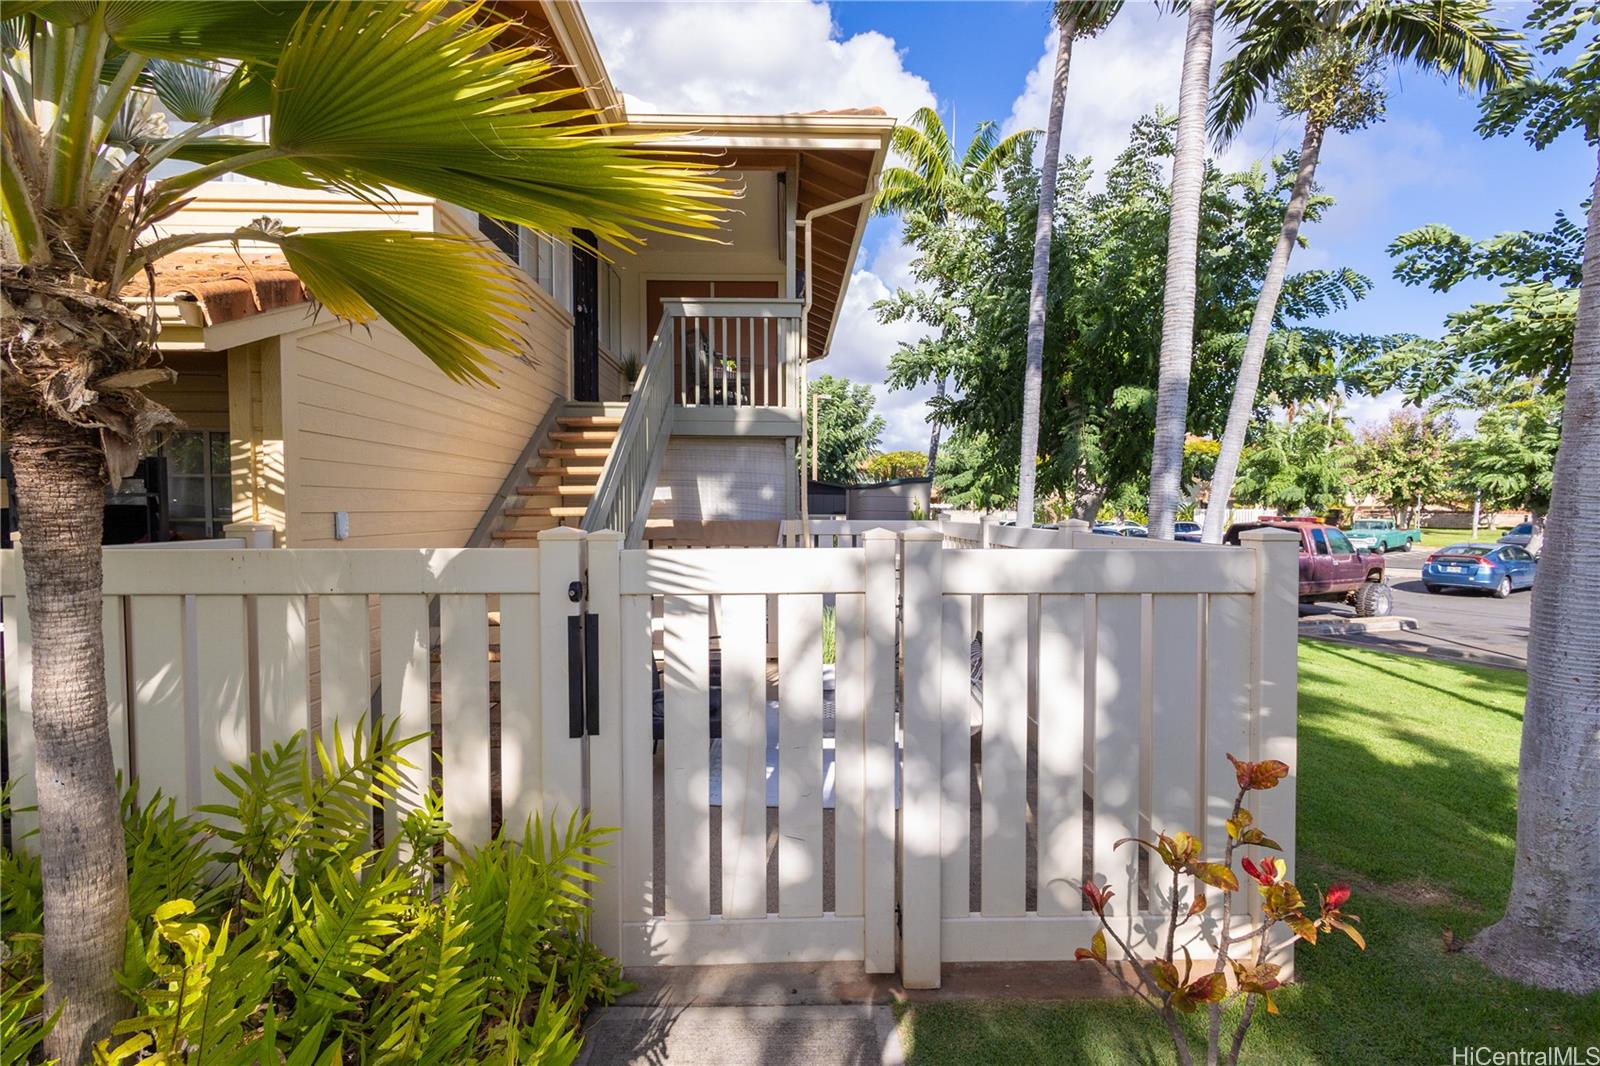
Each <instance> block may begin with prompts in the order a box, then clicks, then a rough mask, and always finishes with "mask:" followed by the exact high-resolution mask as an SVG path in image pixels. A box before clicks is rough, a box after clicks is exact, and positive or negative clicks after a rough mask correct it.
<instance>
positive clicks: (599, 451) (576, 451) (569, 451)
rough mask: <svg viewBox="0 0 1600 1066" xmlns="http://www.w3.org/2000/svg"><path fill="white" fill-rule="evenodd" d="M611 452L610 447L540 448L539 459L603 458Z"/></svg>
mask: <svg viewBox="0 0 1600 1066" xmlns="http://www.w3.org/2000/svg"><path fill="white" fill-rule="evenodd" d="M610 454H611V449H610V448H598V447H594V446H590V447H588V448H540V449H539V458H541V459H604V458H605V457H606V456H608V455H610Z"/></svg>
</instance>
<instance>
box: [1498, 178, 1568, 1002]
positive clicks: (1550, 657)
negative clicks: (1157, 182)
mask: <svg viewBox="0 0 1600 1066" xmlns="http://www.w3.org/2000/svg"><path fill="white" fill-rule="evenodd" d="M1595 193H1596V196H1595V197H1594V199H1592V200H1590V202H1589V233H1588V238H1587V243H1586V244H1585V246H1584V256H1583V270H1584V276H1585V277H1589V278H1600V174H1597V175H1596V179H1595ZM1596 521H1600V286H1594V285H1586V286H1584V287H1583V290H1582V292H1581V293H1580V294H1579V297H1578V323H1577V328H1576V329H1575V330H1574V331H1573V337H1572V371H1571V374H1570V376H1569V378H1568V381H1567V398H1566V405H1565V407H1564V409H1563V411H1562V416H1561V447H1560V450H1558V451H1557V452H1556V463H1555V477H1554V484H1553V489H1552V491H1551V494H1550V509H1549V511H1548V512H1547V514H1546V534H1545V543H1544V551H1543V554H1542V555H1541V556H1540V559H1539V583H1538V586H1537V587H1536V588H1535V590H1534V593H1533V617H1532V626H1531V628H1530V636H1529V639H1528V699H1527V703H1526V705H1525V706H1524V710H1523V717H1522V761H1521V765H1520V766H1519V768H1518V773H1517V851H1516V864H1515V866H1514V867H1513V871H1512V878H1511V898H1510V900H1509V901H1507V903H1506V912H1505V916H1504V917H1502V918H1501V919H1500V920H1499V921H1498V922H1496V923H1495V924H1494V925H1492V926H1490V927H1489V928H1488V929H1485V930H1484V931H1483V932H1482V933H1481V934H1479V936H1478V938H1477V941H1476V942H1475V944H1474V945H1473V950H1474V951H1475V952H1476V953H1477V954H1478V956H1479V957H1480V958H1482V959H1483V961H1484V963H1485V964H1486V965H1487V966H1488V967H1489V969H1491V970H1493V971H1494V972H1495V973H1498V974H1500V975H1501V976H1504V977H1509V978H1511V979H1513V980H1517V981H1522V982H1525V983H1527V984H1532V985H1538V986H1540V987H1543V988H1559V989H1563V990H1565V991H1568V992H1573V993H1579V994H1581V993H1585V992H1593V991H1595V990H1596V989H1600V966H1597V965H1596V963H1595V954H1594V953H1595V945H1596V944H1600V681H1597V679H1600V626H1596V625H1595V624H1594V619H1595V618H1596V616H1600V555H1597V554H1596V553H1595V551H1594V548H1593V545H1592V544H1590V543H1587V541H1588V540H1589V539H1590V538H1592V536H1593V530H1594V525H1595V522H1596Z"/></svg>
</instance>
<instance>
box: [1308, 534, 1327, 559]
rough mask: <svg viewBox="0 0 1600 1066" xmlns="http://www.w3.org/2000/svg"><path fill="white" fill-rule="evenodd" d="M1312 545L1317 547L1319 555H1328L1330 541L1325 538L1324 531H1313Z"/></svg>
mask: <svg viewBox="0 0 1600 1066" xmlns="http://www.w3.org/2000/svg"><path fill="white" fill-rule="evenodd" d="M1311 543H1312V544H1313V545H1315V547H1316V552H1317V554H1318V555H1327V554H1328V539H1327V538H1326V537H1325V536H1323V534H1322V530H1320V529H1313V530H1312V531H1311Z"/></svg>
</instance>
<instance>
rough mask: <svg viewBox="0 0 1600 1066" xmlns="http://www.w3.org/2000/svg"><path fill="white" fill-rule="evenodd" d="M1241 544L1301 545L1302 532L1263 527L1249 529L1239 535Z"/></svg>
mask: <svg viewBox="0 0 1600 1066" xmlns="http://www.w3.org/2000/svg"><path fill="white" fill-rule="evenodd" d="M1239 540H1240V541H1241V542H1249V541H1265V542H1266V543H1268V544H1271V543H1293V544H1299V543H1300V531H1299V530H1296V529H1271V528H1268V527H1266V526H1263V527H1261V528H1259V529H1247V530H1245V531H1244V532H1242V533H1240V534H1239Z"/></svg>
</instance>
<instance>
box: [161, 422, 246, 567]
mask: <svg viewBox="0 0 1600 1066" xmlns="http://www.w3.org/2000/svg"><path fill="white" fill-rule="evenodd" d="M161 455H162V456H164V457H165V458H166V460H167V529H168V532H169V533H170V534H171V536H172V539H173V540H203V539H205V538H207V537H220V536H222V527H223V526H225V525H227V524H228V523H229V522H231V521H233V486H232V484H231V482H230V480H229V476H228V434H227V432H226V431H224V430H203V429H202V430H189V431H186V432H183V433H175V434H173V435H172V436H171V437H170V438H169V439H168V440H167V443H166V444H165V445H163V446H162V448H161Z"/></svg>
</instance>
